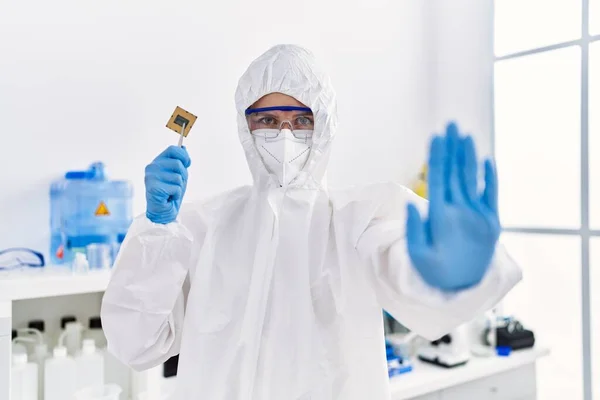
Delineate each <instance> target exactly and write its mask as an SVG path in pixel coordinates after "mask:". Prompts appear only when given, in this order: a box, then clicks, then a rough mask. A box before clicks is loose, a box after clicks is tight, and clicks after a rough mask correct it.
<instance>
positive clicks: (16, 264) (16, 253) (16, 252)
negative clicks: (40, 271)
mask: <svg viewBox="0 0 600 400" xmlns="http://www.w3.org/2000/svg"><path fill="white" fill-rule="evenodd" d="M44 265H46V263H45V262H44V256H43V255H42V253H39V252H37V251H35V250H31V249H26V248H20V247H17V248H11V249H5V250H1V251H0V270H9V269H15V268H20V267H33V268H40V267H43V266H44Z"/></svg>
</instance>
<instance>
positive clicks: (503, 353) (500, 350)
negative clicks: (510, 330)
mask: <svg viewBox="0 0 600 400" xmlns="http://www.w3.org/2000/svg"><path fill="white" fill-rule="evenodd" d="M511 351H512V349H511V348H510V347H508V346H498V347H496V354H498V355H499V356H500V357H507V356H509V355H510V352H511Z"/></svg>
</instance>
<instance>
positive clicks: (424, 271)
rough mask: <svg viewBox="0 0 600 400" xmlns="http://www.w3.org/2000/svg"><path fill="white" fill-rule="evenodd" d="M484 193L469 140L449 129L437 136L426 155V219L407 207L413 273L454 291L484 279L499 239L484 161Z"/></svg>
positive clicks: (492, 179)
mask: <svg viewBox="0 0 600 400" xmlns="http://www.w3.org/2000/svg"><path fill="white" fill-rule="evenodd" d="M484 165H485V166H484V168H485V188H484V189H483V192H482V193H479V192H478V190H477V156H476V153H475V145H474V143H473V139H472V138H471V137H470V136H466V137H461V136H460V135H459V131H458V127H457V126H456V125H455V124H453V123H452V124H449V125H448V127H447V128H446V135H445V136H443V137H442V136H435V137H434V138H433V140H432V142H431V148H430V155H429V170H428V173H429V181H428V193H429V213H428V218H427V220H422V219H421V216H420V214H419V211H418V210H417V208H416V207H415V205H414V204H409V205H408V210H407V211H408V218H407V227H406V235H407V238H406V239H407V247H408V254H409V256H410V259H411V261H412V264H413V265H414V267H415V269H416V270H417V271H418V272H419V274H420V275H421V277H422V278H423V279H424V280H425V282H427V284H429V285H430V286H433V287H435V288H438V289H441V290H443V291H449V292H452V291H458V290H461V289H466V288H469V287H471V286H474V285H476V284H477V283H479V282H480V281H481V279H482V278H483V276H484V275H485V273H486V271H487V269H488V267H489V266H490V263H491V261H492V257H493V256H494V251H495V249H496V243H497V241H498V237H499V236H500V230H501V228H500V221H499V218H498V182H497V177H496V171H495V168H494V166H493V164H492V162H491V161H490V160H486V161H485V164H484Z"/></svg>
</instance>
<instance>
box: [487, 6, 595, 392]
mask: <svg viewBox="0 0 600 400" xmlns="http://www.w3.org/2000/svg"><path fill="white" fill-rule="evenodd" d="M496 1H501V0H496ZM493 9H494V7H492V12H493ZM581 18H582V24H581V37H580V38H579V39H577V40H572V41H568V42H562V43H556V44H552V45H549V46H544V47H539V48H534V49H529V50H526V51H519V52H516V53H512V54H507V55H503V56H500V57H497V56H495V53H494V68H493V70H492V71H493V72H492V78H491V79H492V83H491V85H492V114H491V115H492V129H491V132H492V140H491V143H492V154H493V155H494V156H495V155H496V132H495V129H496V123H495V94H494V85H495V76H494V75H495V65H496V63H497V62H500V61H504V60H508V59H513V58H520V57H525V56H529V55H533V54H538V53H543V52H549V51H553V50H558V49H563V48H566V47H570V46H579V47H580V48H581V112H580V118H581V132H580V134H581V144H580V156H581V157H580V171H581V176H580V179H581V204H580V207H581V225H580V228H579V229H562V228H556V229H553V228H540V227H532V226H508V227H504V229H503V230H504V231H505V232H510V233H522V234H550V235H567V236H577V237H579V238H580V240H581V312H582V316H581V317H582V318H581V320H582V326H581V330H582V349H583V354H582V360H583V382H582V384H583V393H584V399H585V400H592V399H593V396H592V389H593V381H592V379H593V377H592V351H591V350H592V331H591V329H592V327H591V321H592V320H591V292H590V291H591V287H590V279H591V276H590V239H591V238H592V237H600V230H593V229H591V228H590V180H589V174H590V163H589V160H590V154H589V73H590V45H591V44H592V43H593V42H596V41H600V35H591V34H590V0H582V15H581ZM492 21H495V19H494V18H492ZM493 32H494V33H493V35H494V36H495V29H493ZM493 43H494V39H493V38H492V46H494V44H493ZM597 312H598V311H597ZM595 333H596V335H599V337H600V332H595ZM596 346H600V341H598V342H597V343H596ZM595 367H596V368H600V361H598V364H597V365H595ZM596 395H597V396H600V393H596Z"/></svg>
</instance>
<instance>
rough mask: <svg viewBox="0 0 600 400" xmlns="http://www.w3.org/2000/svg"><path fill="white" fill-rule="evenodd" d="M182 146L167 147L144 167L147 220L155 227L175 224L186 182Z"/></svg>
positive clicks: (185, 154) (185, 155)
mask: <svg viewBox="0 0 600 400" xmlns="http://www.w3.org/2000/svg"><path fill="white" fill-rule="evenodd" d="M190 164H191V161H190V156H189V155H188V152H187V150H186V149H185V147H177V146H169V147H168V148H167V149H166V150H165V151H163V152H162V153H161V154H160V155H159V156H158V157H156V158H155V159H154V161H152V163H150V164H149V165H148V166H147V167H146V177H145V183H146V217H148V219H149V220H150V221H152V222H155V223H157V224H168V223H169V222H173V221H175V219H176V218H177V214H178V213H179V208H180V207H181V201H182V200H183V195H184V194H185V189H186V186H187V180H188V171H187V168H188V167H189V166H190Z"/></svg>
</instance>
